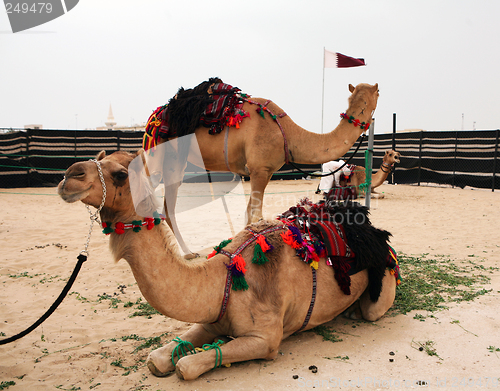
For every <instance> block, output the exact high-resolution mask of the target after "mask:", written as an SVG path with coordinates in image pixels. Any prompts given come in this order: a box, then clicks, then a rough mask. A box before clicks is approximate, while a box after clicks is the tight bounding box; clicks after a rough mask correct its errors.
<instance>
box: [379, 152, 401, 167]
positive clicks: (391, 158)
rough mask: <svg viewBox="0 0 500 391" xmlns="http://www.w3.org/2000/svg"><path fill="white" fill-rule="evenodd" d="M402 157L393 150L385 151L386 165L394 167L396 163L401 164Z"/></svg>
mask: <svg viewBox="0 0 500 391" xmlns="http://www.w3.org/2000/svg"><path fill="white" fill-rule="evenodd" d="M400 157H401V154H400V153H399V152H396V151H393V150H392V149H388V150H386V151H385V155H384V159H383V161H384V163H387V164H389V165H390V166H392V165H393V164H394V163H399V162H400V160H399V158H400Z"/></svg>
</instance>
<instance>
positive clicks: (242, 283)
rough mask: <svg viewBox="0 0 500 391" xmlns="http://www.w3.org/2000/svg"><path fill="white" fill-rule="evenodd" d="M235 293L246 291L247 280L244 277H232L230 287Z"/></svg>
mask: <svg viewBox="0 0 500 391" xmlns="http://www.w3.org/2000/svg"><path fill="white" fill-rule="evenodd" d="M231 287H232V288H233V290H235V291H246V290H247V289H248V284H247V280H245V276H237V277H233V285H232V286H231Z"/></svg>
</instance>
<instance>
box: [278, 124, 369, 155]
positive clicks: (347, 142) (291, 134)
mask: <svg viewBox="0 0 500 391" xmlns="http://www.w3.org/2000/svg"><path fill="white" fill-rule="evenodd" d="M285 121H286V124H285V126H286V125H288V127H285V126H284V127H285V131H286V133H287V137H288V138H289V140H290V143H289V145H290V151H291V155H292V158H293V162H295V163H301V164H322V163H325V162H328V161H331V160H337V159H340V158H341V157H343V156H344V155H345V154H346V153H347V152H349V150H350V149H351V146H352V145H354V144H355V143H356V140H357V139H358V137H359V136H360V135H361V133H362V132H363V129H360V127H359V126H355V125H354V124H353V123H349V120H347V119H342V120H341V121H340V123H339V125H338V126H337V127H336V128H335V129H334V130H332V131H331V132H330V133H325V134H318V133H313V132H309V131H307V130H304V129H302V128H300V130H299V131H297V130H296V128H297V125H294V124H293V123H292V122H291V121H290V123H289V122H288V120H287V118H284V119H283V122H285ZM360 121H361V119H360Z"/></svg>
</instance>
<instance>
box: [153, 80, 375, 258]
mask: <svg viewBox="0 0 500 391" xmlns="http://www.w3.org/2000/svg"><path fill="white" fill-rule="evenodd" d="M211 80H212V79H211ZM214 80H215V79H214ZM212 87H213V85H210V88H209V91H211V88H212ZM349 91H350V92H351V95H350V96H349V99H348V103H349V106H348V108H347V110H346V111H345V113H342V116H341V117H342V119H341V121H340V123H339V125H338V126H337V127H336V128H335V129H334V130H332V131H331V132H330V133H326V134H318V133H314V132H309V131H307V130H305V129H303V128H302V127H300V126H298V125H297V124H295V123H294V122H293V121H292V119H291V118H290V117H289V116H287V115H286V113H285V112H284V111H283V110H282V109H281V108H280V107H278V105H276V104H275V103H273V102H271V101H268V100H266V99H262V98H246V97H243V95H244V94H243V95H241V99H242V102H244V103H243V106H242V112H245V113H249V114H250V116H249V117H245V118H244V119H243V120H242V121H241V123H238V127H239V129H232V130H231V131H228V128H227V129H226V131H225V132H224V131H222V132H220V133H217V134H209V132H208V131H207V128H206V127H205V126H201V125H200V126H198V127H197V128H196V130H195V135H196V139H197V146H196V148H197V147H198V146H199V152H201V156H202V158H203V162H202V167H203V168H206V169H207V170H209V171H231V172H233V173H236V174H239V175H242V176H249V177H250V186H251V189H250V197H249V201H248V206H247V212H246V217H247V223H252V222H257V221H259V220H260V219H262V205H263V197H264V191H265V189H266V186H267V184H268V183H269V180H270V179H271V176H272V175H273V173H275V172H276V171H278V170H279V169H280V168H281V166H283V164H285V162H287V161H290V162H294V163H299V164H322V163H325V162H328V161H330V160H336V159H338V158H340V157H341V156H343V155H344V154H345V153H347V152H348V151H349V149H350V148H351V146H352V145H353V144H354V143H355V142H356V140H357V139H358V137H359V136H360V135H361V134H362V133H363V132H364V131H366V129H367V128H368V126H369V123H370V122H371V120H372V116H373V113H374V111H375V108H376V107H377V100H378V96H379V92H378V84H375V85H369V84H364V83H362V84H358V85H357V86H356V87H354V86H352V85H351V84H349ZM209 96H210V95H207V97H209ZM258 113H260V114H258ZM165 141H166V139H159V140H158V143H162V142H165ZM196 155H197V151H190V156H196ZM191 163H193V164H195V165H200V162H196V161H193V162H191ZM179 164H180V165H181V167H177V168H175V169H173V167H172V165H171V164H170V166H169V170H172V169H173V171H177V173H176V175H178V176H180V177H181V178H182V175H180V174H179V172H181V173H182V174H183V172H184V169H185V163H184V162H181V163H179ZM180 183H181V182H180V181H177V184H176V185H172V186H165V200H166V204H165V208H166V211H167V213H166V214H167V222H168V224H169V225H170V227H171V228H172V230H173V231H174V233H175V234H176V238H177V240H178V242H179V245H180V247H181V248H182V250H183V251H184V253H186V258H187V259H189V258H192V257H193V256H194V255H193V254H192V253H191V251H190V250H189V248H188V246H187V245H186V244H185V242H184V240H183V239H182V236H181V235H180V233H179V229H178V227H177V223H176V220H175V212H174V209H175V200H176V198H177V192H178V186H179V185H180Z"/></svg>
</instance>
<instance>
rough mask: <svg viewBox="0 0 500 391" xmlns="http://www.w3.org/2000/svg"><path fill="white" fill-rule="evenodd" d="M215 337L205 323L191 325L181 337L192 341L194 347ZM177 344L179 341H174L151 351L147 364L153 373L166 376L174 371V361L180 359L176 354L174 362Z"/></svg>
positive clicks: (210, 341) (209, 341) (211, 340)
mask: <svg viewBox="0 0 500 391" xmlns="http://www.w3.org/2000/svg"><path fill="white" fill-rule="evenodd" d="M215 337H216V335H215V334H212V333H209V332H208V331H206V330H205V328H204V327H203V325H201V324H196V325H194V326H193V327H191V328H190V329H189V330H188V331H187V332H186V333H184V334H182V335H181V336H180V337H179V338H180V339H181V340H183V341H188V342H190V343H191V344H192V345H193V347H194V348H196V347H200V346H202V345H203V344H206V343H212V342H213V339H214V338H215ZM177 345H178V342H176V341H172V342H170V343H169V344H167V345H165V346H163V347H161V348H159V349H156V350H153V351H152V352H151V353H149V356H148V359H147V360H146V365H147V367H148V368H149V370H150V371H151V373H152V374H153V375H155V376H159V377H164V376H169V375H171V374H173V373H174V371H175V365H174V363H175V361H176V360H177V359H178V357H177V356H175V355H174V357H173V359H174V363H173V362H172V352H173V351H174V349H175V348H176V347H177Z"/></svg>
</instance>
